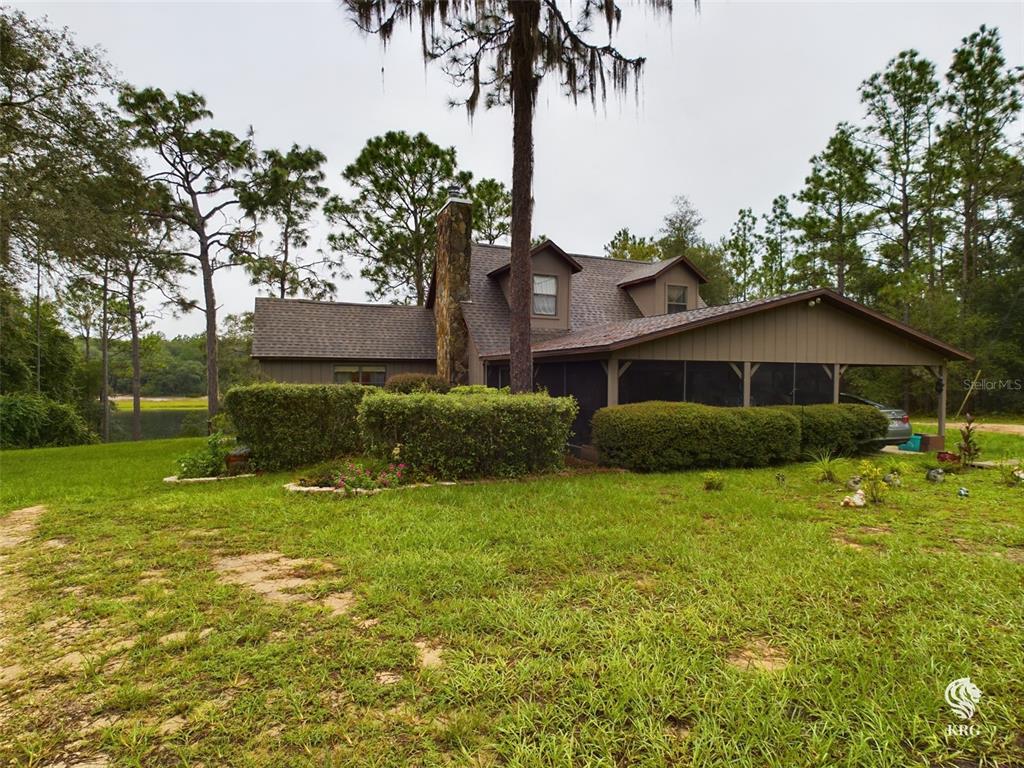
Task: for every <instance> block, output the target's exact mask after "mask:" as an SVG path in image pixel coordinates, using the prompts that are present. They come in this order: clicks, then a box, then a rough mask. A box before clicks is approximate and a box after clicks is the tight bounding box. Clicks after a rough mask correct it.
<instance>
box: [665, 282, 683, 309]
mask: <svg viewBox="0 0 1024 768" xmlns="http://www.w3.org/2000/svg"><path fill="white" fill-rule="evenodd" d="M666 288H667V295H668V307H667V312H668V314H670V315H671V314H674V313H676V312H685V311H686V286H685V285H668V286H666Z"/></svg>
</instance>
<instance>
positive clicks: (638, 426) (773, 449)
mask: <svg viewBox="0 0 1024 768" xmlns="http://www.w3.org/2000/svg"><path fill="white" fill-rule="evenodd" d="M592 425H593V440H594V444H595V445H596V446H597V448H598V451H599V454H600V457H601V461H602V463H604V464H610V465H612V466H616V467H623V468H624V469H631V470H635V471H638V472H668V471H672V470H678V469H691V468H696V467H708V468H719V467H763V466H769V465H772V464H781V463H784V462H787V461H795V460H796V459H797V458H798V457H799V456H800V419H799V417H798V416H797V415H796V414H794V413H787V412H785V411H783V410H780V409H776V408H719V407H715V406H710V405H699V404H697V403H669V402H660V401H654V402H646V403H633V404H630V405H615V406H611V407H608V408H602V409H600V410H599V411H598V412H597V413H595V414H594V419H593V422H592Z"/></svg>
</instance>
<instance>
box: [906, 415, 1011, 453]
mask: <svg viewBox="0 0 1024 768" xmlns="http://www.w3.org/2000/svg"><path fill="white" fill-rule="evenodd" d="M995 423H1000V424H1009V423H1011V422H1002V421H1001V422H995ZM911 424H912V425H913V427H914V431H915V432H920V433H922V434H925V435H936V434H938V432H939V425H938V422H935V421H924V420H921V421H912V422H911ZM975 435H976V436H977V439H978V445H979V446H981V456H979V459H980V460H982V461H995V460H999V459H1022V460H1024V437H1021V436H1019V435H1010V434H1002V433H999V432H984V431H982V430H978V431H977V432H975ZM958 442H960V430H959V428H957V427H953V426H950V425H947V426H946V450H947V451H952V452H953V453H956V450H957V448H956V444H957V443H958Z"/></svg>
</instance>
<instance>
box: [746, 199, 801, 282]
mask: <svg viewBox="0 0 1024 768" xmlns="http://www.w3.org/2000/svg"><path fill="white" fill-rule="evenodd" d="M761 220H762V222H763V223H764V231H763V232H762V233H761V234H758V235H756V238H757V242H758V247H759V250H760V252H761V263H760V265H758V267H757V269H756V270H755V273H754V284H755V286H756V289H757V294H758V295H759V296H761V297H762V298H764V297H768V296H777V295H779V294H780V293H783V292H784V291H785V290H787V289H788V288H789V287H790V286H791V285H792V284H794V283H795V282H796V278H795V277H794V276H793V275H792V274H791V270H792V267H793V263H792V262H793V246H794V235H793V226H794V224H793V216H792V214H791V213H790V212H789V198H788V197H786V195H779V196H777V197H776V198H775V199H774V200H772V210H771V212H770V213H767V214H762V215H761Z"/></svg>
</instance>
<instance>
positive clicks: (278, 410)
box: [224, 384, 371, 470]
mask: <svg viewBox="0 0 1024 768" xmlns="http://www.w3.org/2000/svg"><path fill="white" fill-rule="evenodd" d="M370 390H371V387H364V386H362V385H361V384H340V385H338V384H327V385H318V384H253V385H251V386H245V387H234V388H232V389H230V390H228V393H227V394H226V395H224V410H225V411H227V413H228V415H229V416H230V417H231V421H232V422H233V423H234V425H235V431H236V433H237V436H238V440H239V442H241V443H243V444H245V445H247V446H249V448H250V449H251V450H252V458H251V462H252V465H253V466H254V467H256V468H259V469H265V470H276V469H289V468H292V467H298V466H301V465H303V464H315V463H317V462H320V461H324V460H326V459H331V458H334V457H335V456H343V455H345V454H350V453H356V452H358V451H360V450H362V440H361V439H360V435H359V424H358V422H357V420H356V416H357V412H356V409H357V408H358V406H359V403H360V401H361V400H362V399H363V396H364V395H365V394H366V393H367V392H368V391H370Z"/></svg>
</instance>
